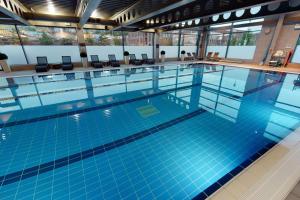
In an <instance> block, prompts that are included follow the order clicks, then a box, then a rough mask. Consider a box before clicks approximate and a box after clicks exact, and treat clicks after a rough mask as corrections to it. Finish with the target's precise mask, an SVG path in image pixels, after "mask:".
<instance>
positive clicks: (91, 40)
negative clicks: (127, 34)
mask: <svg viewBox="0 0 300 200" xmlns="http://www.w3.org/2000/svg"><path fill="white" fill-rule="evenodd" d="M84 39H85V43H86V45H100V46H121V45H122V32H121V31H107V30H91V29H85V30H84Z"/></svg>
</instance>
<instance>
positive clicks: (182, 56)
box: [180, 54, 185, 62]
mask: <svg viewBox="0 0 300 200" xmlns="http://www.w3.org/2000/svg"><path fill="white" fill-rule="evenodd" d="M184 58H185V55H184V54H181V56H180V59H181V61H182V62H183V61H184Z"/></svg>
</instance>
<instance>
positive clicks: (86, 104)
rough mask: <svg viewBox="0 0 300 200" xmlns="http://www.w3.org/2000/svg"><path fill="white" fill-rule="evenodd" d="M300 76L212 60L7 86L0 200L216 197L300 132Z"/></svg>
mask: <svg viewBox="0 0 300 200" xmlns="http://www.w3.org/2000/svg"><path fill="white" fill-rule="evenodd" d="M297 79H300V76H298V75H297V74H283V73H273V72H263V71H258V70H249V69H240V68H234V67H228V66H210V65H203V64H195V65H180V66H165V67H161V66H158V67H149V68H132V69H119V70H114V71H108V70H100V71H93V72H69V73H65V74H52V75H36V76H33V77H31V76H27V77H14V78H0V93H1V95H0V136H1V138H0V142H1V143H0V155H1V162H0V185H1V186H0V199H192V198H194V197H196V196H197V195H199V194H201V193H202V194H204V195H206V196H208V195H209V193H208V192H207V191H208V189H207V188H211V187H212V185H216V183H218V184H219V183H220V178H222V177H224V176H226V175H228V174H230V175H232V176H234V175H235V174H233V170H235V169H237V167H241V166H242V167H243V166H244V165H243V163H244V162H245V161H247V160H251V161H254V160H255V159H253V155H258V154H260V155H261V154H262V153H261V151H260V150H261V149H264V148H265V147H266V146H268V145H269V146H273V145H274V144H276V143H278V142H279V141H280V140H282V139H283V138H284V137H286V136H287V135H289V134H290V133H291V132H293V130H295V129H297V128H298V127H299V126H300V101H299V99H300V87H298V86H296V85H295V84H294V81H295V80H297ZM258 152H259V153H258ZM244 167H245V166H244ZM198 197H199V196H198Z"/></svg>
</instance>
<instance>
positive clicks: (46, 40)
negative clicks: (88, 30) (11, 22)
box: [18, 26, 77, 45]
mask: <svg viewBox="0 0 300 200" xmlns="http://www.w3.org/2000/svg"><path fill="white" fill-rule="evenodd" d="M18 29H19V31H20V34H21V38H22V42H23V44H24V45H77V36H76V29H75V28H59V27H36V26H18Z"/></svg>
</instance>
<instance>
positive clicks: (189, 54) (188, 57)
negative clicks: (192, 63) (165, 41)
mask: <svg viewBox="0 0 300 200" xmlns="http://www.w3.org/2000/svg"><path fill="white" fill-rule="evenodd" d="M186 55H187V57H186V59H187V60H194V56H192V54H191V53H186Z"/></svg>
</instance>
